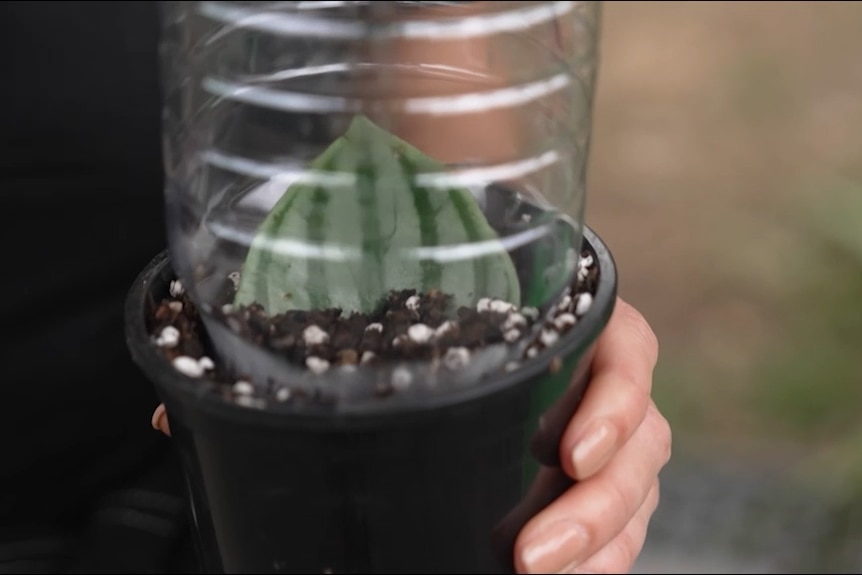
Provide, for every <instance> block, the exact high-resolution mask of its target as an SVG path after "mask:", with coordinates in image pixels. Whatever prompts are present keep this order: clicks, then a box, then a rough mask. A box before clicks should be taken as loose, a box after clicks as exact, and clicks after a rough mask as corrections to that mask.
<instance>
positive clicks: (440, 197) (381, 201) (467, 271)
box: [234, 116, 521, 315]
mask: <svg viewBox="0 0 862 575" xmlns="http://www.w3.org/2000/svg"><path fill="white" fill-rule="evenodd" d="M310 167H311V170H312V171H313V172H314V173H317V174H320V175H324V176H325V175H327V174H328V175H330V178H329V180H343V179H344V178H345V177H346V180H347V181H340V182H339V181H329V180H327V181H320V182H316V181H312V182H305V181H303V182H298V183H295V184H293V185H292V186H290V187H289V188H288V189H287V191H286V192H285V193H284V195H283V196H282V197H281V198H280V199H279V201H278V202H277V203H276V205H275V206H274V207H273V209H272V211H271V212H270V213H269V214H268V216H267V217H266V219H265V220H264V222H263V223H262V224H261V226H260V228H259V230H258V232H257V235H256V236H255V239H254V241H253V243H252V245H251V248H250V250H249V253H248V256H247V259H246V261H245V264H244V266H243V270H242V279H241V281H240V285H239V290H238V291H237V294H236V299H235V302H234V303H235V304H237V305H248V304H252V303H259V304H260V305H262V306H263V307H264V309H265V310H267V312H268V313H269V314H271V315H275V314H278V313H283V312H285V311H288V310H291V309H305V310H309V309H322V308H329V307H337V308H341V309H342V310H344V311H345V312H351V311H357V312H370V311H372V310H373V309H374V308H375V307H376V306H377V305H378V304H379V303H380V301H381V300H382V299H383V298H384V297H385V296H386V295H387V293H388V292H389V291H390V290H393V289H416V290H418V291H420V292H427V291H430V290H432V289H435V288H436V289H439V290H441V291H443V292H444V293H446V294H449V295H451V296H453V304H454V305H455V306H460V305H467V306H472V305H475V303H476V302H477V301H478V299H479V298H482V297H492V298H501V299H504V300H506V301H509V302H512V303H514V304H515V305H520V298H521V294H520V284H519V282H518V277H517V274H516V272H515V267H514V264H513V263H512V260H511V257H510V256H509V253H508V252H507V251H506V250H505V248H504V247H503V245H502V243H501V242H499V238H498V236H497V233H496V231H495V230H494V229H493V228H492V227H491V225H490V224H489V223H488V221H487V220H486V219H485V216H484V214H483V213H482V211H481V209H480V207H479V205H478V204H477V203H476V200H475V198H474V197H473V195H472V194H471V193H470V190H468V189H466V188H457V187H456V188H441V187H436V186H435V187H423V186H420V185H418V184H417V181H416V175H417V174H429V173H439V172H443V171H445V169H446V168H445V166H444V165H443V164H441V163H440V162H437V161H436V160H434V159H432V158H430V157H428V156H426V155H425V154H423V153H422V152H420V151H419V150H418V149H416V148H414V147H413V146H411V145H410V144H408V143H407V142H405V141H403V140H401V139H399V138H397V137H395V136H394V135H392V134H390V133H389V132H387V131H386V130H384V129H382V128H380V127H379V126H377V125H375V124H374V123H372V122H371V121H370V120H368V119H367V118H365V117H363V116H357V117H356V118H354V120H353V122H352V123H351V125H350V127H349V129H348V130H347V132H346V133H345V134H344V136H342V137H341V138H339V139H338V140H336V141H335V142H334V143H333V144H332V145H330V147H329V148H327V149H326V150H325V151H324V152H323V154H321V155H320V156H319V157H318V158H317V159H316V160H314V161H313V162H312V164H311V166H310ZM332 176H337V177H336V178H332ZM287 242H296V243H294V244H293V245H292V247H291V246H290V245H285V244H286V243H287ZM479 242H490V245H492V246H493V245H494V244H496V246H495V247H496V248H498V249H494V250H492V251H490V252H489V253H483V255H481V256H473V257H469V258H466V259H459V260H454V261H447V260H445V259H443V260H441V261H436V260H434V259H430V258H426V259H423V260H419V259H418V258H417V257H416V254H415V249H416V248H433V247H437V246H440V247H441V248H445V247H448V246H451V247H457V246H465V245H471V244H472V245H475V244H476V243H479ZM485 245H488V244H487V243H486V244H485ZM298 246H302V247H303V248H309V249H311V250H314V249H318V250H321V249H323V250H326V253H320V254H317V255H315V253H303V252H302V251H298V250H297V249H296V248H297V247H298ZM305 251H306V252H308V250H307V249H306V250H305Z"/></svg>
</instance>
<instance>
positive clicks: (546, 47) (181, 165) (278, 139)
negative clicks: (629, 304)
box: [162, 2, 599, 396]
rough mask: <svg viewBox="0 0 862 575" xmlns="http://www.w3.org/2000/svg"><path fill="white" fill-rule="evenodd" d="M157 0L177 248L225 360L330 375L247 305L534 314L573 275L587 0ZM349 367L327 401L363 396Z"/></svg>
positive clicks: (284, 372) (591, 71)
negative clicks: (419, 299)
mask: <svg viewBox="0 0 862 575" xmlns="http://www.w3.org/2000/svg"><path fill="white" fill-rule="evenodd" d="M162 4H163V6H164V41H163V50H162V59H163V78H164V85H163V91H164V97H165V107H164V134H165V137H164V157H165V169H166V177H167V185H166V190H165V194H166V200H167V217H168V226H169V247H170V254H171V259H172V262H173V266H174V268H175V270H176V271H177V273H178V276H179V277H180V278H181V279H182V281H183V283H184V284H185V286H186V288H187V289H188V290H189V291H190V293H191V294H192V295H193V297H194V300H195V301H196V302H197V304H198V307H199V308H200V310H201V313H202V315H203V318H204V321H205V323H206V326H207V329H208V332H209V334H210V336H211V338H212V340H213V342H214V344H215V346H216V349H217V350H218V353H219V356H220V358H221V360H223V361H225V362H227V364H228V365H230V366H231V367H232V368H233V370H234V371H235V372H236V373H239V374H242V375H243V376H245V377H248V378H250V379H251V380H254V382H255V384H257V385H263V384H264V382H266V381H267V380H272V379H273V378H276V379H278V378H282V379H284V378H286V379H291V380H292V381H295V382H300V381H306V380H307V381H308V382H312V381H313V383H307V385H314V386H324V387H325V386H327V385H332V384H331V383H327V382H326V381H327V380H326V378H324V377H322V376H320V374H311V375H309V373H308V371H309V369H308V368H309V367H310V365H309V364H308V362H307V361H306V363H305V364H303V363H302V362H301V361H291V360H290V358H286V357H284V356H280V355H279V354H277V353H274V352H273V350H272V349H271V348H267V347H266V346H265V345H262V344H261V337H254V336H250V335H249V330H248V327H247V326H246V327H243V326H241V325H239V324H238V321H237V317H236V316H233V315H231V314H234V313H237V309H238V308H240V307H242V305H247V304H250V303H253V302H257V303H260V304H261V305H262V306H263V309H264V311H265V312H266V313H268V314H270V315H275V314H277V313H282V312H287V311H290V310H298V309H299V310H315V309H323V308H327V307H338V308H341V309H342V310H343V313H344V314H345V315H346V314H348V313H350V312H354V311H356V312H359V311H363V310H365V311H368V310H369V309H370V308H371V307H372V304H371V303H369V302H372V301H375V298H377V299H379V298H380V297H382V296H385V293H388V292H387V290H402V289H416V290H418V291H419V292H420V293H428V292H431V291H433V290H435V289H437V290H440V291H442V292H444V293H446V294H447V295H454V297H453V301H455V302H456V303H457V304H458V305H466V306H471V305H472V306H474V307H475V306H476V305H477V304H478V303H479V301H480V300H482V299H483V298H499V299H502V300H512V299H518V300H519V301H516V302H514V304H515V305H516V306H518V307H524V306H526V307H530V308H537V309H539V310H547V309H550V308H551V307H552V306H553V305H554V303H555V299H556V298H558V297H559V295H560V293H561V292H562V291H564V290H565V288H566V287H567V285H569V283H570V280H571V278H572V277H573V276H574V275H575V274H576V273H577V255H578V248H579V246H580V238H581V225H582V221H583V209H584V199H585V181H586V174H585V169H586V164H587V155H588V149H589V141H590V138H589V136H590V118H591V111H592V98H593V90H594V82H595V69H596V54H595V50H596V44H597V34H598V30H597V28H598V18H599V6H598V3H597V2H164V3H162ZM345 134H347V139H346V140H345V142H347V143H345V144H344V145H343V146H341V147H339V145H334V144H333V143H334V142H338V141H341V140H340V139H341V138H342V136H345ZM394 138H397V139H394ZM336 148H337V149H336ZM322 155H323V156H322ZM327 158H328V159H327ZM405 158H406V159H405ZM327 162H329V163H328V164H327ZM363 170H365V172H364V171H363ZM368 170H370V171H371V172H373V173H372V174H371V175H368V174H367V173H366V172H367V171H368ZM303 182H304V185H303V186H301V187H298V186H299V185H300V184H302V183H303ZM298 183H299V184H298ZM297 190H298V191H297ZM465 191H466V192H469V194H467V195H466V196H465V195H464V194H465ZM292 196H296V198H298V199H297V200H296V202H297V205H294V206H293V207H292V208H289V209H288V207H287V204H288V203H290V197H292ZM423 202H424V203H423ZM465 202H466V203H465ZM471 202H472V203H471ZM476 210H480V211H481V212H482V214H484V218H485V219H484V221H480V219H477V216H476V214H475V212H476ZM456 220H457V221H456ZM502 256H505V257H506V258H509V259H508V260H506V259H505V258H503V257H502ZM507 261H511V262H514V263H513V264H511V266H512V267H511V268H510V267H507V266H509V265H510V264H508V263H507ZM264 276H265V277H264ZM513 278H514V284H513ZM235 290H238V291H236V292H235ZM238 294H239V295H238ZM486 303H487V301H486ZM458 305H453V306H452V310H451V311H452V313H456V312H457V307H458ZM479 305H481V304H479ZM539 323H540V322H539ZM432 327H433V326H432ZM510 343H511V344H512V345H509V346H502V347H500V346H497V347H495V348H493V350H491V349H490V348H489V350H486V351H485V352H483V353H484V355H482V354H480V353H478V352H477V353H476V354H474V355H473V357H472V361H471V362H470V368H469V369H466V370H464V371H463V374H462V375H463V377H465V378H468V379H475V378H476V377H477V374H478V373H479V372H482V373H484V372H485V371H487V370H488V369H492V368H496V367H499V365H501V364H502V363H505V362H507V361H508V360H509V359H511V357H513V355H512V354H513V353H515V352H516V351H517V348H518V345H519V344H520V342H519V341H513V342H510ZM513 350H515V351H513ZM483 358H484V360H483ZM294 359H295V358H294ZM327 361H328V362H329V363H334V361H335V360H334V358H333V357H330V358H329V360H327ZM359 367H360V369H357V370H350V374H349V378H350V382H351V385H347V386H345V385H344V384H343V383H342V384H339V387H338V389H339V390H340V391H339V393H340V394H342V395H344V394H347V395H351V394H352V395H357V394H358V395H362V394H363V393H365V392H367V391H368V390H369V389H372V388H369V381H368V380H363V376H362V375H361V373H362V372H363V370H362V369H361V367H362V366H359ZM390 367H391V366H390ZM411 369H413V368H411ZM416 369H420V368H418V367H417V368H416ZM312 371H313V370H312ZM335 371H336V370H330V373H329V375H331V374H332V373H334V372H335ZM312 376H314V377H312ZM327 377H328V375H327ZM450 379H451V377H450ZM297 384H298V383H297ZM363 390H365V391H363ZM352 395H351V396H352Z"/></svg>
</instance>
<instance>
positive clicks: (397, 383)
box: [392, 367, 413, 391]
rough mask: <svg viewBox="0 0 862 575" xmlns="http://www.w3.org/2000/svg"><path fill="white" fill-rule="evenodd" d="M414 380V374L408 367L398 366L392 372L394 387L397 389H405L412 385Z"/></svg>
mask: <svg viewBox="0 0 862 575" xmlns="http://www.w3.org/2000/svg"><path fill="white" fill-rule="evenodd" d="M412 381H413V374H411V373H410V370H409V369H407V368H406V367H399V368H396V369H395V371H393V372H392V387H393V389H396V390H399V391H400V390H403V389H407V388H408V387H410V383H411V382H412Z"/></svg>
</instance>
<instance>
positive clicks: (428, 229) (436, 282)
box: [398, 150, 443, 292]
mask: <svg viewBox="0 0 862 575" xmlns="http://www.w3.org/2000/svg"><path fill="white" fill-rule="evenodd" d="M398 161H399V163H400V164H401V167H402V168H403V169H404V172H405V173H406V175H407V178H408V179H409V181H410V182H411V186H412V185H413V183H414V182H415V181H416V166H414V165H413V164H412V163H411V162H410V161H409V160H408V159H407V157H406V156H404V154H402V153H401V151H400V150H399V151H398ZM412 189H413V206H414V207H415V208H416V214H417V216H418V218H419V236H420V241H421V244H420V245H422V246H423V247H427V246H436V245H437V243H438V242H439V236H438V230H437V212H436V210H434V206H433V205H432V203H431V194H430V192H429V191H428V188H425V187H421V186H415V187H413V188H412ZM420 265H421V268H422V291H424V292H428V291H430V290H432V289H434V288H440V287H441V286H440V279H441V277H442V275H443V269H442V266H441V264H440V262H438V261H434V260H428V259H425V260H422V262H421V264H420Z"/></svg>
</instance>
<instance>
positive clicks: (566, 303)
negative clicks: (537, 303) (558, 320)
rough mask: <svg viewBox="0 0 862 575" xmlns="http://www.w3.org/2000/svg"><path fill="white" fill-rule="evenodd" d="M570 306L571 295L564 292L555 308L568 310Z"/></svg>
mask: <svg viewBox="0 0 862 575" xmlns="http://www.w3.org/2000/svg"><path fill="white" fill-rule="evenodd" d="M571 306H572V296H570V295H569V294H566V295H564V296H563V299H561V300H560V303H559V304H557V309H558V310H559V311H568V310H569V308H570V307H571Z"/></svg>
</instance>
